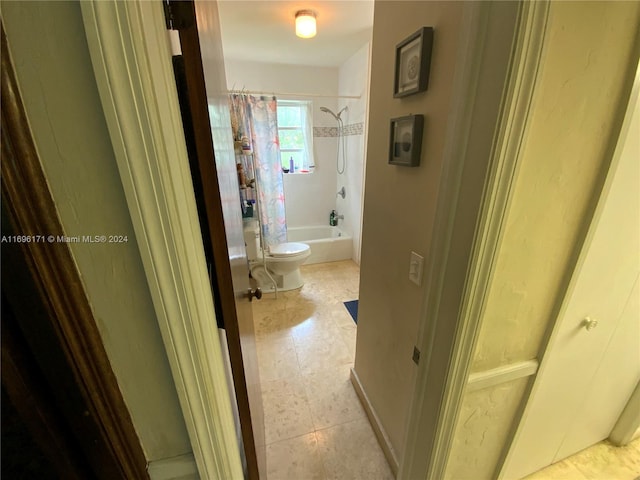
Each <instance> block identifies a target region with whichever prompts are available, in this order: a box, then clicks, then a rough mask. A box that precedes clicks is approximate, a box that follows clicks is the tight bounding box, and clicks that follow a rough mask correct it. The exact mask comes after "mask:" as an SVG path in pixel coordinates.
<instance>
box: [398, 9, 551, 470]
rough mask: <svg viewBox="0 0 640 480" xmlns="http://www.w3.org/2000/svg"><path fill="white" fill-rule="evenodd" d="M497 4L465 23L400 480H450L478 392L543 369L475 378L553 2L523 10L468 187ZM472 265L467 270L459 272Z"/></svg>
mask: <svg viewBox="0 0 640 480" xmlns="http://www.w3.org/2000/svg"><path fill="white" fill-rule="evenodd" d="M492 4H493V2H484V3H476V4H471V5H470V6H468V7H466V10H465V15H464V18H463V25H465V27H464V28H463V31H465V32H467V33H466V35H465V36H464V37H463V39H462V47H461V49H460V50H459V54H458V59H457V64H458V65H459V70H458V72H457V73H456V78H455V79H454V83H455V86H454V88H455V90H456V92H458V93H457V94H455V93H454V97H455V98H456V100H455V103H454V106H453V108H452V112H451V116H450V120H449V131H450V132H451V133H450V134H449V137H448V139H447V147H446V148H447V149H446V152H445V164H444V166H443V175H442V178H443V181H442V183H441V185H440V187H439V189H440V192H441V193H440V194H439V199H438V206H437V212H436V222H435V226H434V234H433V237H434V241H433V247H432V249H431V252H430V254H429V262H428V265H430V269H429V271H428V272H427V279H428V280H427V281H428V286H427V292H428V294H427V296H426V298H425V299H424V304H423V308H422V316H421V319H420V331H419V334H418V340H417V348H418V349H419V350H420V352H421V355H420V357H421V358H420V364H419V365H418V371H417V378H416V385H415V389H414V391H413V395H412V399H411V407H410V411H409V415H408V418H407V434H406V437H405V445H406V447H405V452H404V456H403V458H402V461H401V465H400V471H399V475H398V478H399V479H410V478H426V479H435V480H437V479H440V478H444V476H445V471H446V467H447V462H448V458H449V453H450V451H451V445H452V442H453V437H454V433H455V426H456V422H457V419H458V413H459V412H460V409H461V407H462V402H463V398H464V394H465V391H466V390H467V389H468V388H469V386H470V385H471V388H473V387H474V385H472V384H474V383H479V382H482V383H483V384H484V385H485V386H486V383H487V382H493V383H500V382H502V381H506V380H512V379H514V378H519V377H523V376H529V375H533V374H534V373H535V371H536V370H537V362H536V363H533V362H522V365H519V366H518V368H517V369H515V370H513V369H511V370H505V371H501V372H497V373H495V374H494V375H493V376H492V378H482V379H476V378H474V377H473V376H471V377H470V375H469V372H470V367H471V362H472V359H473V353H474V350H475V345H476V342H477V338H478V334H479V332H480V328H481V319H482V311H483V309H484V305H485V300H486V297H487V293H488V287H489V285H490V284H491V280H492V277H493V271H494V266H495V261H496V252H497V251H498V249H499V247H500V244H501V241H502V234H503V224H504V219H505V216H506V214H507V212H508V210H509V205H510V204H511V199H512V195H511V194H512V188H511V187H512V184H513V181H514V179H515V177H516V174H517V169H518V159H519V151H520V149H521V146H522V143H523V142H524V139H525V137H526V132H527V125H528V121H527V120H528V114H529V110H530V106H531V104H532V102H533V98H534V91H535V85H536V79H537V76H538V71H539V67H540V64H541V59H542V56H543V47H544V37H545V32H546V26H547V22H548V15H549V6H550V4H549V2H548V1H547V0H542V1H540V2H524V3H522V4H521V6H520V10H519V12H518V18H517V21H516V27H515V32H514V38H513V46H512V51H511V59H510V64H509V67H508V69H507V75H506V81H505V87H504V91H503V94H502V102H501V105H500V110H499V114H498V122H497V125H496V130H495V134H494V138H493V142H492V150H491V154H490V158H489V160H488V163H487V166H486V169H485V172H484V173H485V175H486V176H485V177H483V176H477V177H476V178H475V179H473V180H471V181H469V182H468V183H467V184H466V185H465V183H464V181H463V176H464V174H465V171H466V170H467V169H468V168H472V164H473V163H474V159H473V158H472V152H467V141H468V139H469V138H470V130H471V125H472V118H473V116H474V115H477V112H476V110H477V108H475V106H474V104H475V99H476V96H477V86H478V83H479V79H480V78H483V77H486V76H487V75H490V72H488V71H487V68H490V67H487V66H486V65H485V63H484V59H485V58H486V57H487V56H488V51H487V45H488V44H489V42H491V24H492V23H494V22H496V21H498V20H497V19H496V12H495V10H494V9H493V6H492ZM494 41H495V39H494ZM474 182H475V187H477V186H478V185H482V193H481V195H480V196H479V198H478V202H477V203H476V204H473V202H471V204H470V203H469V202H467V203H466V204H465V203H463V202H462V199H464V198H465V195H469V193H471V194H473V190H474ZM465 219H467V220H465ZM468 219H477V220H476V221H477V224H476V227H475V230H471V231H469V230H468V229H466V228H465V224H466V223H467V222H468ZM469 252H470V254H469ZM467 259H468V260H467ZM465 261H467V262H468V263H467V264H465V265H461V262H465ZM430 319H435V320H430ZM435 339H437V341H436V340H435ZM443 365H446V369H445V370H444V373H443V368H442V367H443Z"/></svg>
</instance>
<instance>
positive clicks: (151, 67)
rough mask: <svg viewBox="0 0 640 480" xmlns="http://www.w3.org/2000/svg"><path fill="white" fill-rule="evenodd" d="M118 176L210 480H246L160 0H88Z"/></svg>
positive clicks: (85, 7) (197, 452) (196, 449)
mask: <svg viewBox="0 0 640 480" xmlns="http://www.w3.org/2000/svg"><path fill="white" fill-rule="evenodd" d="M81 8H82V16H83V22H84V25H85V30H86V34H87V40H88V43H89V51H90V54H91V61H92V63H93V68H94V73H95V76H96V81H97V84H98V90H99V93H100V98H101V101H102V105H103V108H104V113H105V118H106V120H107V126H108V128H109V134H110V136H111V141H112V144H113V147H114V151H115V156H116V160H117V164H118V170H119V172H120V177H121V180H122V184H123V187H124V191H125V196H126V199H127V204H128V207H129V211H130V214H131V220H132V222H133V226H134V230H135V233H136V239H137V242H138V248H139V250H140V254H141V257H142V261H143V265H144V270H145V274H146V277H147V282H148V284H149V289H150V291H151V296H152V299H153V304H154V308H155V311H156V315H157V317H158V323H159V326H160V331H161V334H162V339H163V342H164V345H165V349H166V351H167V356H168V359H169V364H170V366H171V372H172V374H173V379H174V381H175V384H176V390H177V393H178V398H179V400H180V405H181V407H182V411H183V414H184V418H185V422H186V426H187V431H188V433H189V438H190V440H191V445H192V448H193V454H194V457H195V461H196V464H197V468H198V473H199V474H200V477H201V478H207V479H216V478H220V479H227V478H242V476H243V472H242V464H241V460H240V451H239V448H238V441H237V436H236V431H235V425H234V420H233V414H232V408H231V400H230V394H229V387H228V384H227V379H226V373H225V370H224V362H223V356H222V350H221V347H220V342H219V340H218V328H217V325H216V317H215V311H214V303H213V302H214V301H213V296H212V292H211V287H210V284H209V278H208V274H207V271H206V261H205V255H204V249H203V246H202V240H201V238H202V235H201V231H200V224H199V219H198V214H197V210H196V204H195V198H194V195H193V185H192V180H191V173H190V170H189V161H188V157H187V149H186V145H185V139H184V131H183V127H182V122H181V117H180V109H179V103H178V98H177V91H176V87H175V80H174V76H173V69H172V65H171V51H170V46H169V40H168V34H167V31H166V28H165V18H164V12H163V8H162V3H161V2H160V1H155V2H119V1H92V2H81Z"/></svg>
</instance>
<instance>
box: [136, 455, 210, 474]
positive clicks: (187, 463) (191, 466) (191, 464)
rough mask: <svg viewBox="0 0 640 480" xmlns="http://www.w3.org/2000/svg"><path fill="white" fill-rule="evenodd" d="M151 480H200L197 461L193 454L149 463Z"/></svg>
mask: <svg viewBox="0 0 640 480" xmlns="http://www.w3.org/2000/svg"><path fill="white" fill-rule="evenodd" d="M147 471H148V472H149V477H150V478H151V480H199V479H200V476H199V475H198V467H197V465H196V459H195V458H194V457H193V454H192V453H187V454H185V455H179V456H177V457H171V458H165V459H162V460H157V461H155V462H151V463H149V467H148V468H147Z"/></svg>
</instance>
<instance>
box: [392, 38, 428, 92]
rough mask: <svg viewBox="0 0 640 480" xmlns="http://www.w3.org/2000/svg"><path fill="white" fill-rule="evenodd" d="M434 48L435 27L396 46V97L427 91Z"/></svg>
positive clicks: (394, 90)
mask: <svg viewBox="0 0 640 480" xmlns="http://www.w3.org/2000/svg"><path fill="white" fill-rule="evenodd" d="M432 46H433V27H422V28H421V29H420V30H418V31H417V32H416V33H414V34H413V35H410V36H409V37H407V38H405V39H404V40H403V41H402V42H400V43H399V44H398V45H397V46H396V77H395V82H394V87H393V96H394V97H396V98H398V97H406V96H407V95H413V94H414V93H418V92H424V91H425V90H426V89H427V87H428V86H429V69H430V66H431V48H432Z"/></svg>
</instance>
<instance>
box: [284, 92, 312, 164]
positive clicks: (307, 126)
mask: <svg viewBox="0 0 640 480" xmlns="http://www.w3.org/2000/svg"><path fill="white" fill-rule="evenodd" d="M283 107H284V108H287V107H288V108H291V107H297V108H298V109H299V112H300V125H295V126H289V125H287V126H282V125H281V124H280V122H279V121H278V138H279V139H280V138H281V135H280V132H281V131H282V132H284V131H289V132H300V134H301V136H302V139H303V146H302V147H301V148H283V146H282V143H281V142H279V143H280V164H281V166H282V168H283V169H289V164H288V163H287V164H286V165H285V162H286V161H287V160H286V158H290V157H291V155H289V153H295V154H301V156H302V164H301V165H298V164H297V163H296V170H295V171H294V172H288V173H295V174H303V175H306V174H309V173H313V171H314V168H315V164H314V161H313V126H312V125H313V117H312V115H313V102H312V101H310V100H295V99H284V100H280V99H278V100H277V103H276V108H277V110H278V114H279V113H280V108H283ZM278 116H279V117H280V114H279V115H278ZM283 154H285V155H286V157H285V156H283ZM283 171H284V170H283Z"/></svg>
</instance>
